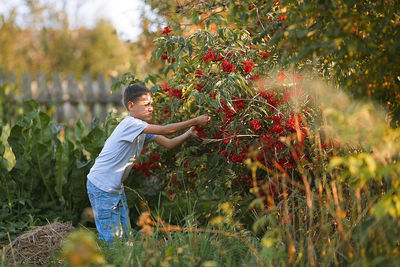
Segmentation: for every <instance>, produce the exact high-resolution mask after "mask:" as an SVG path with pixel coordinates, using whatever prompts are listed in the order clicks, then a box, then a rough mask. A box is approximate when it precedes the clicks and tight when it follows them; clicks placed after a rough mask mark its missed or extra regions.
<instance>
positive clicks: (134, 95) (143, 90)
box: [122, 84, 151, 109]
mask: <svg viewBox="0 0 400 267" xmlns="http://www.w3.org/2000/svg"><path fill="white" fill-rule="evenodd" d="M150 93H151V92H150V90H149V89H147V87H146V86H144V85H141V84H132V85H129V86H128V87H126V88H125V90H124V95H123V97H122V103H123V104H124V106H125V108H126V109H128V102H129V101H131V102H133V103H135V102H136V101H137V100H138V98H139V97H141V96H142V95H144V94H150Z"/></svg>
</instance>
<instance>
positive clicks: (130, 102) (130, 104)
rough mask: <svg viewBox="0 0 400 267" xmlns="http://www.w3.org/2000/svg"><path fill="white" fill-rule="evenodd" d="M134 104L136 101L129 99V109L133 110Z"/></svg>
mask: <svg viewBox="0 0 400 267" xmlns="http://www.w3.org/2000/svg"><path fill="white" fill-rule="evenodd" d="M134 105H135V103H133V102H132V101H129V102H128V110H131V109H132V108H133V106H134Z"/></svg>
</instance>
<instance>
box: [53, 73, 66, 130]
mask: <svg viewBox="0 0 400 267" xmlns="http://www.w3.org/2000/svg"><path fill="white" fill-rule="evenodd" d="M52 103H53V104H54V105H55V106H56V114H55V118H56V121H57V122H58V123H60V122H62V121H63V119H64V94H63V88H62V81H61V74H60V73H59V72H54V73H53V100H52Z"/></svg>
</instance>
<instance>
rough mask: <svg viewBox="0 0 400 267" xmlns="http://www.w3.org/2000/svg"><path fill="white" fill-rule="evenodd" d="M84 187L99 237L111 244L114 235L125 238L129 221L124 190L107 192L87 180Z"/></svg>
mask: <svg viewBox="0 0 400 267" xmlns="http://www.w3.org/2000/svg"><path fill="white" fill-rule="evenodd" d="M86 187H87V192H88V196H89V200H90V204H91V205H92V209H93V215H94V222H95V224H96V228H97V231H98V232H99V239H103V240H104V241H105V242H106V243H107V244H111V243H112V241H113V239H114V238H116V237H117V238H126V237H127V236H128V230H129V228H130V223H129V215H128V205H127V202H126V196H125V192H122V193H120V194H118V193H108V192H105V191H103V190H100V189H99V188H97V187H96V186H95V185H94V184H92V183H91V182H90V181H89V180H87V183H86Z"/></svg>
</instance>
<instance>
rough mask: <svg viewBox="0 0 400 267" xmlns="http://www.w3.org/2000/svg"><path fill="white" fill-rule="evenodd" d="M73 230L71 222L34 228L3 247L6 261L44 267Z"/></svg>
mask: <svg viewBox="0 0 400 267" xmlns="http://www.w3.org/2000/svg"><path fill="white" fill-rule="evenodd" d="M73 230H74V227H73V226H72V223H71V222H67V223H59V222H55V223H51V224H47V225H45V226H39V227H35V228H34V229H32V230H30V231H27V232H25V233H23V234H22V235H20V236H18V237H17V238H16V239H15V240H14V241H12V242H11V244H9V245H7V246H5V254H6V255H5V256H6V259H7V261H9V262H11V263H17V264H34V265H37V266H40V265H46V264H48V263H49V260H50V257H51V256H52V255H54V253H55V252H57V251H58V250H59V249H60V245H61V242H62V241H63V240H64V239H65V238H66V236H67V235H68V234H69V233H70V232H72V231H73Z"/></svg>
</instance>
